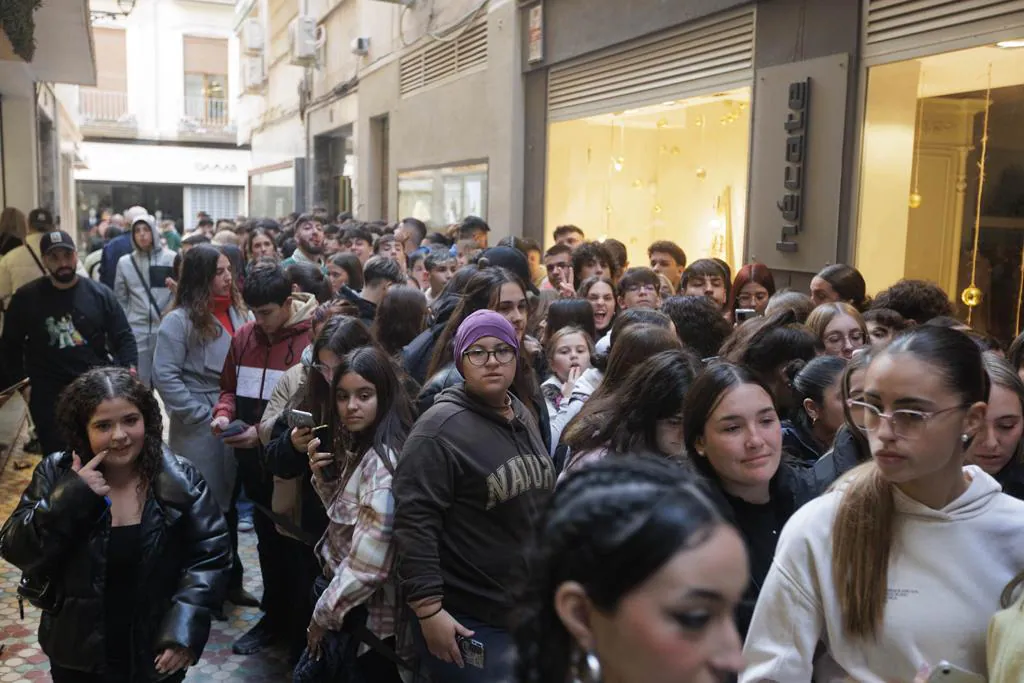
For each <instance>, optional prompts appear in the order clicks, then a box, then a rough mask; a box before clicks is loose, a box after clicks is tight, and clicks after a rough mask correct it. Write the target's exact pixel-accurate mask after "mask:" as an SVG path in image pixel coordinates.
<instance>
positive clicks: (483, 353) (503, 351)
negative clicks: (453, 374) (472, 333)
mask: <svg viewBox="0 0 1024 683" xmlns="http://www.w3.org/2000/svg"><path fill="white" fill-rule="evenodd" d="M462 357H463V358H465V359H466V360H468V361H469V363H470V365H475V366H476V367H478V368H482V367H483V366H485V365H487V361H489V360H490V359H491V358H492V357H493V358H494V360H496V361H498V365H508V364H509V363H511V362H512V361H513V360H515V357H516V350H515V349H513V348H512V347H511V346H499V347H498V348H496V349H494V350H493V351H488V350H486V349H481V348H473V349H469V350H467V351H463V352H462Z"/></svg>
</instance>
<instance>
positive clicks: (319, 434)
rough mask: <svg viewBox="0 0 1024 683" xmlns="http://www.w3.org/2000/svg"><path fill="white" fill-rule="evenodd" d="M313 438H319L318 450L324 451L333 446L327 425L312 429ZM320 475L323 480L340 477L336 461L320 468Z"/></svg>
mask: <svg viewBox="0 0 1024 683" xmlns="http://www.w3.org/2000/svg"><path fill="white" fill-rule="evenodd" d="M313 438H315V439H320V449H319V450H320V452H322V453H326V452H327V451H330V450H331V449H332V448H333V443H332V441H331V434H330V430H329V429H328V427H327V425H320V426H319V427H316V428H315V429H313ZM320 476H321V477H323V479H324V481H334V480H335V479H337V478H338V477H340V476H341V470H339V469H338V461H337V460H335V461H334V462H332V463H331V464H330V465H327V466H326V467H324V468H323V469H322V470H320Z"/></svg>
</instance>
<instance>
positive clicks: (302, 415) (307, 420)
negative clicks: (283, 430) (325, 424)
mask: <svg viewBox="0 0 1024 683" xmlns="http://www.w3.org/2000/svg"><path fill="white" fill-rule="evenodd" d="M287 419H288V424H289V425H290V426H292V427H313V426H315V425H316V422H315V421H314V420H313V413H307V412H306V411H305V410H295V409H294V408H292V409H290V410H289V411H288V417H287Z"/></svg>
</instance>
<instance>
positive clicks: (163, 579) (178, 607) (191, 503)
mask: <svg viewBox="0 0 1024 683" xmlns="http://www.w3.org/2000/svg"><path fill="white" fill-rule="evenodd" d="M141 527H142V528H141V536H140V538H141V556H140V558H139V574H138V582H137V586H138V594H137V596H136V601H135V616H134V622H135V623H134V626H133V632H134V634H135V638H134V639H133V642H132V643H131V644H130V647H131V652H132V653H133V662H132V667H133V670H132V676H131V680H132V681H156V680H157V679H158V677H157V675H156V673H155V670H154V668H153V661H154V659H155V658H156V655H157V654H158V653H159V652H160V651H162V650H163V649H164V648H165V647H168V646H171V645H181V646H185V647H187V648H189V650H191V651H192V654H193V655H195V657H196V659H197V660H198V659H199V657H200V656H201V655H202V653H203V648H204V647H205V646H206V640H207V638H208V637H209V635H210V611H211V610H213V609H219V608H220V606H221V605H222V604H223V602H224V592H225V590H226V587H227V575H228V570H229V568H230V567H231V542H230V540H229V538H228V533H227V525H226V524H225V522H224V516H223V515H222V514H221V511H220V507H219V506H218V505H217V502H216V501H215V500H214V499H213V496H212V495H211V494H210V492H209V490H208V489H207V488H206V482H204V481H203V478H202V476H200V474H199V472H198V470H196V468H195V467H194V466H193V465H192V464H191V463H190V462H188V461H187V460H185V459H183V458H179V457H177V456H175V455H174V454H172V453H171V452H170V451H167V450H165V451H164V453H163V457H162V462H161V469H160V471H159V472H158V473H157V475H156V477H155V478H154V480H153V482H152V484H151V485H150V488H149V492H148V494H147V498H146V502H145V504H144V506H143V509H142V523H141ZM109 537H110V514H109V511H108V507H107V503H106V500H105V499H104V498H102V497H100V496H98V495H96V494H95V493H93V491H92V490H91V489H90V488H89V487H88V485H86V483H85V482H84V481H83V480H82V479H81V478H80V477H79V476H78V475H77V474H75V473H74V472H73V471H72V470H71V456H70V455H69V454H66V453H54V454H52V455H50V456H47V457H46V458H44V459H43V461H42V462H41V463H39V466H38V467H36V470H35V473H34V474H33V475H32V481H31V483H30V484H29V485H28V487H27V488H26V489H25V491H24V493H23V494H22V496H21V501H20V502H19V503H18V507H17V508H16V509H15V511H14V512H13V513H12V514H11V516H10V518H9V519H8V520H7V522H6V523H5V524H4V526H3V529H2V530H0V555H2V556H3V558H4V559H5V560H7V561H8V562H10V563H12V564H14V565H16V566H17V567H18V568H20V569H21V570H22V571H24V572H27V573H30V574H32V575H34V576H36V577H40V578H46V579H49V580H50V581H52V582H54V583H55V585H56V586H57V588H58V593H59V594H61V595H63V604H62V606H61V607H60V609H59V610H58V611H57V613H56V614H47V613H44V614H43V616H42V621H41V622H40V625H39V643H40V645H41V646H42V649H43V652H45V653H46V654H47V656H49V657H50V660H51V661H52V662H53V663H55V664H58V665H59V666H62V667H66V668H69V669H76V670H79V671H86V672H92V673H100V674H102V672H103V671H104V668H105V666H106V653H107V650H106V643H105V641H104V627H103V621H104V614H105V609H104V607H105V605H104V592H105V590H106V589H107V586H106V585H105V583H106V551H107V542H108V539H109ZM112 589H114V590H116V589H117V587H112Z"/></svg>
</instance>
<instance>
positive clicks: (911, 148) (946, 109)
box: [856, 45, 1024, 341]
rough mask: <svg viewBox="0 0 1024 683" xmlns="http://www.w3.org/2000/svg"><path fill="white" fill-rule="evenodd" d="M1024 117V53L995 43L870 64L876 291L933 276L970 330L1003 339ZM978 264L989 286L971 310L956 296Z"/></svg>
mask: <svg viewBox="0 0 1024 683" xmlns="http://www.w3.org/2000/svg"><path fill="white" fill-rule="evenodd" d="M988 93H990V94H988ZM986 100H988V102H989V116H988V118H989V122H988V144H987V151H986V155H985V157H986V158H985V177H984V181H983V182H979V180H980V162H981V158H982V137H983V135H984V134H985V110H986ZM1022 120H1024V50H1021V49H1004V48H1000V47H997V46H995V45H989V46H983V47H977V48H973V49H969V50H961V51H957V52H950V53H944V54H938V55H932V56H928V57H923V58H920V59H914V60H908V61H903V62H897V63H893V64H886V65H882V66H876V67H873V68H871V69H869V71H868V93H867V107H866V110H865V121H864V136H863V146H862V158H861V179H860V205H859V221H858V231H857V249H856V265H857V267H858V268H859V269H860V270H861V272H862V273H863V274H864V276H865V279H866V280H867V283H868V287H869V289H871V290H874V291H877V290H881V289H884V288H885V287H887V286H889V285H890V284H892V283H893V282H895V281H896V280H898V279H900V278H903V277H906V278H917V279H922V280H930V281H933V282H936V283H938V284H939V285H940V286H942V288H943V289H945V290H946V291H947V293H948V294H949V296H950V298H951V299H952V300H953V302H954V303H955V304H956V306H957V314H958V316H959V317H960V318H962V319H964V320H967V318H968V315H970V318H971V324H972V326H973V327H974V328H975V329H977V330H979V331H981V332H985V333H988V334H991V335H993V336H995V337H997V338H998V339H1001V340H1003V341H1008V340H1010V339H1012V338H1013V337H1014V336H1015V334H1016V333H1017V332H1018V331H1019V330H1018V329H1017V326H1018V311H1019V310H1020V308H1021V302H1020V292H1021V270H1020V268H1021V255H1022V250H1024V127H1021V125H1020V122H1021V121H1022ZM979 191H980V193H981V203H980V212H979V204H978V198H979ZM976 214H978V215H976ZM976 219H977V223H978V225H979V226H980V229H979V230H978V231H977V233H978V234H977V250H975V222H976ZM972 271H973V274H974V284H975V286H976V287H977V288H978V289H980V290H981V293H982V296H981V302H980V304H979V305H978V306H977V307H975V308H974V310H973V311H971V310H969V309H968V307H967V306H966V305H965V304H964V302H963V300H962V297H961V295H962V293H963V291H964V290H965V289H967V288H968V287H969V286H970V285H971V284H972V282H971V280H972Z"/></svg>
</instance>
